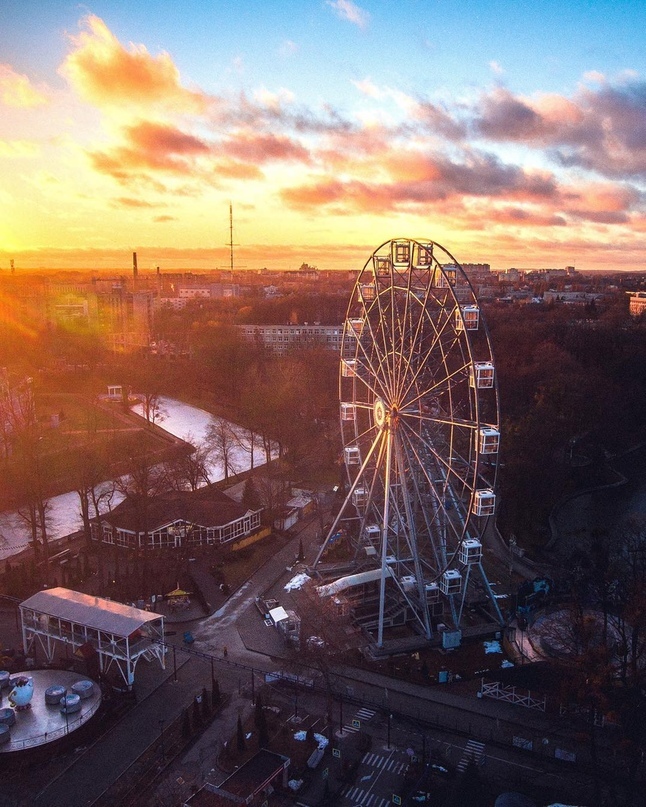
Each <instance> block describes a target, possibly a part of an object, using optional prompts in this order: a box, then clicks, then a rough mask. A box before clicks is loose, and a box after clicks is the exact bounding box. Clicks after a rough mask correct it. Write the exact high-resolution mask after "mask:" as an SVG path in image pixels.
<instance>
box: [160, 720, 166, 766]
mask: <svg viewBox="0 0 646 807" xmlns="http://www.w3.org/2000/svg"><path fill="white" fill-rule="evenodd" d="M165 722H166V721H165V720H160V721H159V739H160V743H161V756H162V762H163V761H164V760H165V759H166V749H165V748H164V723H165Z"/></svg>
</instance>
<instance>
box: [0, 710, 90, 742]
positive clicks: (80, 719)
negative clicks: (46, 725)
mask: <svg viewBox="0 0 646 807" xmlns="http://www.w3.org/2000/svg"><path fill="white" fill-rule="evenodd" d="M99 706H101V698H100V697H97V698H95V699H94V700H93V701H92V703H91V704H90V705H89V708H87V709H85V710H84V711H82V712H81V713H80V714H78V715H75V716H74V719H72V720H71V719H70V718H69V717H67V719H66V720H65V725H64V726H61V727H60V728H58V729H54V731H46V732H45V733H44V734H36V735H34V736H33V737H26V738H25V739H24V740H11V741H10V742H9V743H8V745H7V746H5V748H6V750H7V751H22V750H24V749H25V748H35V747H36V746H38V745H44V744H45V743H50V742H52V740H58V739H59V738H60V737H65V735H66V734H69V733H70V732H71V731H74V730H75V729H77V728H79V726H81V725H83V723H87V721H88V720H89V719H90V718H91V717H92V716H93V715H94V714H95V713H96V711H97V710H98V708H99Z"/></svg>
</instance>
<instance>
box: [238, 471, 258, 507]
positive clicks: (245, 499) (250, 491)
mask: <svg viewBox="0 0 646 807" xmlns="http://www.w3.org/2000/svg"><path fill="white" fill-rule="evenodd" d="M242 506H243V507H244V508H245V509H246V510H260V508H261V507H262V502H261V501H260V495H259V493H258V490H257V489H256V483H255V481H254V478H253V476H248V477H247V479H246V481H245V483H244V488H243V490H242Z"/></svg>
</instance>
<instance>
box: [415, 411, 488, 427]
mask: <svg viewBox="0 0 646 807" xmlns="http://www.w3.org/2000/svg"><path fill="white" fill-rule="evenodd" d="M406 419H407V420H409V421H411V420H414V421H418V422H420V423H426V424H430V423H435V424H438V425H442V426H460V427H462V428H465V429H471V430H473V431H475V430H476V429H477V428H478V422H477V421H475V420H467V419H465V418H458V417H452V418H448V417H447V418H442V417H439V416H436V415H424V414H417V413H416V412H413V413H408V412H407V413H406Z"/></svg>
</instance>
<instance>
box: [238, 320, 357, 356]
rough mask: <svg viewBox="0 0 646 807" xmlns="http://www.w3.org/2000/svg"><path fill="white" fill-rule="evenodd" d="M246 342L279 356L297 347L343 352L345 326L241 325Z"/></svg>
mask: <svg viewBox="0 0 646 807" xmlns="http://www.w3.org/2000/svg"><path fill="white" fill-rule="evenodd" d="M238 327H239V329H240V331H241V332H242V335H243V337H244V339H245V341H246V342H249V343H251V344H254V343H255V344H258V345H262V346H263V347H265V348H267V349H268V350H269V351H271V352H272V353H276V354H278V355H279V356H282V355H284V354H285V353H287V352H288V351H289V350H293V349H294V348H297V347H307V346H313V345H320V346H322V347H325V348H328V349H329V350H334V351H336V352H337V353H338V352H340V350H341V343H342V341H343V325H317V324H314V325H309V324H304V325H239V326H238Z"/></svg>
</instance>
